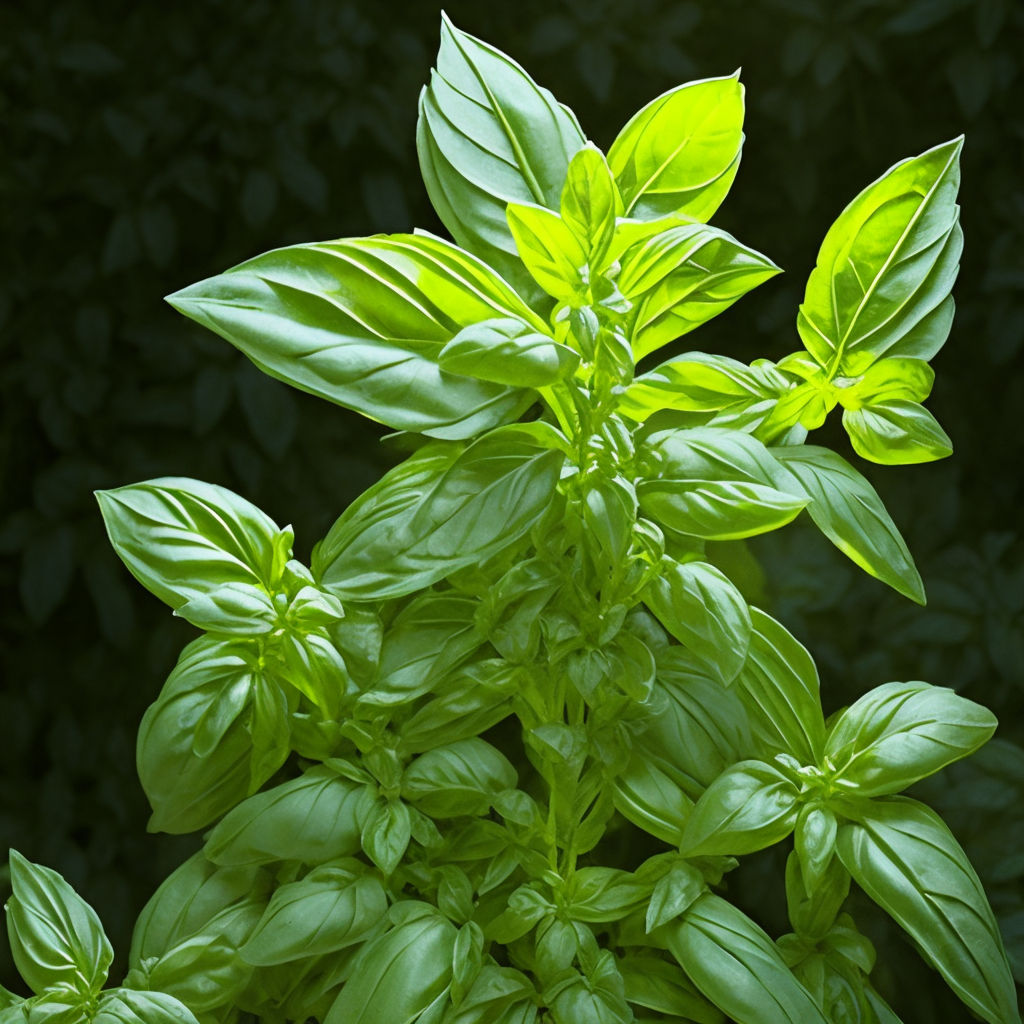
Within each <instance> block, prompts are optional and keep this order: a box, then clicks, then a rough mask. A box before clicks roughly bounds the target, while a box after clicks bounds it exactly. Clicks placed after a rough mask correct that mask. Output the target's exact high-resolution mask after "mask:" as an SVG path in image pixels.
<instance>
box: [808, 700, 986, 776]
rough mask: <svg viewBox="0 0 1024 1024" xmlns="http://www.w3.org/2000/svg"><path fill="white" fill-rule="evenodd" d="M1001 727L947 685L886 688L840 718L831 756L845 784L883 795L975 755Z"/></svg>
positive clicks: (828, 748)
mask: <svg viewBox="0 0 1024 1024" xmlns="http://www.w3.org/2000/svg"><path fill="white" fill-rule="evenodd" d="M997 724H998V723H997V721H996V717H995V715H993V714H992V712H991V711H989V710H988V708H985V707H982V706H981V705H980V704H975V703H974V701H972V700H967V698H966V697H961V696H959V695H958V694H956V693H954V692H953V691H952V690H950V689H947V688H946V687H944V686H931V685H929V684H928V683H921V682H910V683H886V684H885V685H884V686H876V687H875V689H873V690H870V691H869V692H868V693H866V694H864V696H863V697H861V698H860V699H859V700H858V701H857V702H856V703H855V704H853V705H852V706H851V707H848V708H846V709H845V710H844V711H843V712H842V713H841V714H840V715H839V717H838V718H837V719H836V721H835V723H834V724H833V726H832V729H831V731H830V733H829V737H828V743H827V745H826V747H825V754H826V756H827V757H828V759H829V761H830V762H831V763H832V765H834V766H835V771H836V776H837V779H839V780H841V782H842V784H843V785H845V786H849V787H852V788H854V789H855V791H856V793H857V794H858V795H859V796H881V795H883V794H887V793H898V792H899V791H900V790H901V789H905V788H906V787H907V786H909V785H910V784H911V783H913V782H916V781H917V780H918V779H923V778H924V777H925V776H927V775H931V774H932V773H933V772H937V771H939V769H941V768H945V766H946V765H947V764H952V762H953V761H958V760H959V759H960V758H962V757H967V756H968V755H969V754H973V753H974V751H976V750H977V749H978V748H979V747H980V746H982V744H984V743H985V742H986V741H987V740H988V739H989V738H990V737H991V736H992V734H993V733H994V732H995V729H996V725H997Z"/></svg>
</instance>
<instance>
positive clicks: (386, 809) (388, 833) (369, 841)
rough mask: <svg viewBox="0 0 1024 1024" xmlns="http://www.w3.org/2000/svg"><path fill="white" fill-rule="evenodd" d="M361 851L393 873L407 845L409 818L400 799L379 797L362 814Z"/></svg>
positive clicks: (410, 833) (379, 866) (409, 831)
mask: <svg viewBox="0 0 1024 1024" xmlns="http://www.w3.org/2000/svg"><path fill="white" fill-rule="evenodd" d="M361 836H362V838H361V842H362V846H363V852H364V853H365V854H366V856H367V857H369V858H370V860H372V861H373V863H374V864H376V865H377V867H378V868H380V870H381V871H382V872H383V873H384V875H385V876H390V875H392V874H393V873H394V871H395V868H397V867H398V865H399V863H400V862H401V860H402V857H404V856H405V851H406V850H407V849H408V848H409V840H410V839H411V838H412V818H411V817H410V815H409V808H408V807H406V805H405V804H403V803H402V801H401V800H386V799H383V798H381V799H378V800H377V801H376V802H375V803H373V804H372V805H371V807H370V809H369V810H368V811H367V812H366V814H365V816H364V818H363V827H362V832H361Z"/></svg>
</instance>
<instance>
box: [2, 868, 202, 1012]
mask: <svg viewBox="0 0 1024 1024" xmlns="http://www.w3.org/2000/svg"><path fill="white" fill-rule="evenodd" d="M10 867H11V888H12V889H13V895H12V896H11V898H10V899H9V900H8V901H7V904H6V908H5V909H6V911H7V933H8V936H9V938H10V943H11V953H12V955H13V957H14V963H15V966H16V967H17V968H18V971H19V972H20V974H21V976H22V978H23V979H24V980H25V983H26V984H27V985H28V986H29V988H30V989H32V991H33V992H34V993H35V995H34V996H32V997H30V998H29V999H25V1000H20V999H15V1001H14V1002H12V1003H11V1004H10V1005H8V1006H7V1007H6V1008H0V1021H2V1022H3V1024H31V1022H34V1021H43V1020H61V1021H66V1022H67V1024H85V1021H87V1020H89V1021H98V1022H100V1024H196V1019H195V1017H194V1016H193V1015H192V1013H191V1011H190V1010H189V1009H187V1008H186V1007H185V1006H184V1005H183V1004H182V1003H181V1002H180V1001H179V1000H178V999H176V998H174V997H173V996H171V995H168V994H166V993H161V992H143V991H135V990H132V989H129V988H119V989H113V990H111V991H109V992H102V991H101V990H102V989H103V985H104V983H105V982H106V979H107V971H108V970H109V968H110V964H111V962H112V961H113V959H114V951H113V949H112V948H111V945H110V941H109V940H108V939H107V936H106V934H105V933H104V931H103V926H102V925H101V924H100V921H99V918H98V917H97V916H96V912H95V911H94V910H93V909H92V907H90V906H89V905H88V904H87V903H86V902H85V901H84V900H83V899H82V898H81V896H79V895H78V893H76V892H75V891H74V889H72V888H71V886H70V885H68V883H67V882H65V881H64V879H63V878H61V876H60V875H58V874H57V872H55V871H53V870H51V869H50V868H46V867H43V866H42V865H39V864H33V863H32V862H31V861H28V860H26V859H25V858H24V857H22V856H21V855H20V854H19V853H18V852H17V851H15V850H11V854H10Z"/></svg>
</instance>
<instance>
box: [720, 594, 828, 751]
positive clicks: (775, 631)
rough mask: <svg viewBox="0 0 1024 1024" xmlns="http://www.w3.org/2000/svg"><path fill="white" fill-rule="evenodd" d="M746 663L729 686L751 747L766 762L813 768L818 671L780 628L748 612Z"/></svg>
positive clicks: (818, 728)
mask: <svg viewBox="0 0 1024 1024" xmlns="http://www.w3.org/2000/svg"><path fill="white" fill-rule="evenodd" d="M750 620H751V625H752V632H751V634H750V646H749V648H748V651H747V660H746V661H745V662H744V664H743V667H742V669H741V670H740V672H739V675H737V677H736V680H735V682H734V683H733V684H732V691H733V692H734V693H735V694H736V695H737V696H738V697H739V699H740V700H741V701H742V702H743V707H744V708H745V710H746V713H747V716H748V718H749V721H750V725H751V729H752V731H753V733H754V739H755V742H756V744H757V746H758V748H759V750H760V751H761V753H762V754H763V756H764V757H765V758H766V759H767V758H770V757H773V756H774V755H775V754H790V755H792V756H793V757H795V758H796V759H797V760H798V761H799V762H800V763H801V764H817V763H818V761H819V760H820V757H821V754H822V749H823V747H824V744H825V720H824V716H823V714H822V710H821V697H820V693H819V689H820V685H819V682H818V670H817V669H816V668H815V666H814V661H813V659H812V658H811V656H810V654H808V652H807V649H806V648H805V647H804V646H803V645H802V644H801V643H800V642H799V641H798V640H797V639H796V637H794V636H793V635H792V634H791V633H790V632H789V631H788V630H787V629H786V628H785V627H784V626H783V625H782V624H781V623H780V622H776V621H775V619H773V618H772V617H771V616H770V615H766V614H765V613H764V612H763V611H761V610H760V609H759V608H751V609H750Z"/></svg>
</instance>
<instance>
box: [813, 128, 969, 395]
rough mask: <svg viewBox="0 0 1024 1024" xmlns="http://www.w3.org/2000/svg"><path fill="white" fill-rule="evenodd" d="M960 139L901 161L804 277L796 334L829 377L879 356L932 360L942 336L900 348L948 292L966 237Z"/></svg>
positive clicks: (851, 213) (835, 232)
mask: <svg viewBox="0 0 1024 1024" xmlns="http://www.w3.org/2000/svg"><path fill="white" fill-rule="evenodd" d="M962 145H963V137H962V136H961V137H960V138H957V139H953V140H952V141H950V142H946V143H943V144H942V145H941V146H936V147H934V148H933V149H930V150H928V151H927V152H925V153H922V154H921V155H920V156H917V157H913V158H912V159H909V160H903V161H901V162H900V163H898V164H896V165H895V166H894V167H892V168H890V169H889V170H888V171H887V172H886V173H885V174H884V175H882V177H881V178H879V179H878V181H876V182H874V183H873V184H872V185H869V186H868V187H867V188H866V189H865V190H864V191H863V192H861V193H860V195H858V196H857V198H856V199H854V200H853V202H852V203H850V205H849V206H847V207H846V209H845V210H844V211H843V212H842V213H841V214H840V215H839V217H838V219H837V220H836V221H835V223H834V224H833V225H832V227H831V228H830V229H829V231H828V233H827V234H826V236H825V240H824V241H823V242H822V244H821V249H820V251H819V252H818V260H817V265H816V266H815V268H814V270H813V271H812V272H811V276H810V277H809V278H808V281H807V290H806V292H805V294H804V301H803V303H802V305H801V306H800V314H799V316H798V318H797V330H798V331H799V332H800V337H801V339H802V340H803V343H804V345H805V346H806V347H807V351H808V352H810V353H811V355H813V356H814V358H815V359H816V360H817V361H818V362H819V363H820V364H821V366H822V367H824V368H826V369H827V370H828V372H829V375H830V376H831V377H834V376H835V375H836V374H837V373H840V374H844V375H847V376H852V375H856V374H857V373H862V372H863V371H864V369H866V367H867V366H868V365H869V364H870V363H871V362H873V361H874V360H875V359H877V358H878V357H879V356H881V355H884V354H886V353H889V354H891V355H901V356H914V357H916V358H923V359H928V358H930V357H931V356H932V355H934V354H935V352H936V351H938V349H939V347H940V346H941V345H942V343H943V341H944V340H945V335H941V334H939V335H933V336H932V337H931V338H929V339H915V340H914V344H913V345H912V346H910V347H911V348H912V351H907V348H908V346H906V345H905V344H904V345H901V342H905V341H906V336H907V335H908V333H909V332H910V331H912V330H913V328H915V327H917V326H918V325H919V324H920V323H921V321H922V319H923V318H924V317H925V316H927V315H928V314H929V313H932V312H933V311H934V310H935V309H936V307H938V306H939V304H940V303H942V302H943V301H944V300H945V299H946V297H947V296H948V295H949V291H950V289H951V288H952V286H953V282H954V280H955V279H956V273H957V269H958V263H959V259H960V252H961V249H962V247H963V236H962V234H961V231H960V226H959V207H958V206H957V205H956V193H957V189H958V188H959V185H960V168H959V158H960V149H961V146H962Z"/></svg>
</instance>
